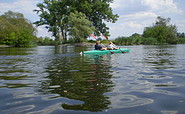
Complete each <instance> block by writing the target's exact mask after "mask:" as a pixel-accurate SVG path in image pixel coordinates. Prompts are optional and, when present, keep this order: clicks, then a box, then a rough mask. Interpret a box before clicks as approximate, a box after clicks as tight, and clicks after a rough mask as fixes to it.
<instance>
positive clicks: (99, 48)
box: [94, 41, 107, 50]
mask: <svg viewBox="0 0 185 114" xmlns="http://www.w3.org/2000/svg"><path fill="white" fill-rule="evenodd" d="M94 48H95V50H107V48H106V47H103V46H102V45H100V41H96V45H95V46H94Z"/></svg>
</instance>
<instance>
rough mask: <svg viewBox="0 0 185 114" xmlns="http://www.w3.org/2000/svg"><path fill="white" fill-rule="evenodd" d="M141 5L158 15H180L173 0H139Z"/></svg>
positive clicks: (180, 11)
mask: <svg viewBox="0 0 185 114" xmlns="http://www.w3.org/2000/svg"><path fill="white" fill-rule="evenodd" d="M141 3H142V4H143V5H146V6H148V7H149V8H150V9H151V10H153V11H160V12H159V13H182V10H180V9H178V8H177V5H176V4H175V3H174V1H173V0H141Z"/></svg>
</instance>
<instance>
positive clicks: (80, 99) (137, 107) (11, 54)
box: [0, 45, 185, 114]
mask: <svg viewBox="0 0 185 114" xmlns="http://www.w3.org/2000/svg"><path fill="white" fill-rule="evenodd" d="M184 47H185V45H164V46H150V45H149V46H129V47H128V48H130V50H131V52H130V53H126V54H112V55H99V56H97V55H85V56H81V55H80V54H79V53H80V52H81V51H83V50H91V49H93V46H87V47H86V46H84V47H82V46H56V47H54V46H39V47H35V48H0V92H1V94H0V98H1V104H0V112H2V113H4V114H6V113H28V112H29V113H67V112H68V111H73V112H74V113H76V112H77V111H80V113H83V112H84V113H86V112H87V111H90V112H102V113H168V112H169V113H171V112H175V113H184V112H185V109H184V108H182V107H183V106H185V97H184V95H185V89H184V86H185V84H184V80H185V76H184V74H185V69H184V68H185V57H184V55H185V52H184Z"/></svg>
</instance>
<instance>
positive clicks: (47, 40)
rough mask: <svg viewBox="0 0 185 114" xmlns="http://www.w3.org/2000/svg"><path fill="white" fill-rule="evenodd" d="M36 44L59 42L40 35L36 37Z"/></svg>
mask: <svg viewBox="0 0 185 114" xmlns="http://www.w3.org/2000/svg"><path fill="white" fill-rule="evenodd" d="M36 42H37V45H41V46H44V45H59V44H60V42H59V41H55V40H53V39H51V38H49V37H40V38H37V39H36Z"/></svg>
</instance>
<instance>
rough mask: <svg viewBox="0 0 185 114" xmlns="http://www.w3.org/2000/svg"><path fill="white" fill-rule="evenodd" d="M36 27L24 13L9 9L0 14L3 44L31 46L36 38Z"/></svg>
mask: <svg viewBox="0 0 185 114" xmlns="http://www.w3.org/2000/svg"><path fill="white" fill-rule="evenodd" d="M36 32H37V30H36V28H35V27H33V24H32V23H31V22H30V21H29V20H27V19H25V18H24V15H23V14H22V13H17V12H12V11H8V12H5V13H4V14H3V15H1V16H0V42H1V44H6V45H13V46H17V47H26V46H30V45H31V42H32V41H33V40H34V39H35V38H36Z"/></svg>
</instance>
